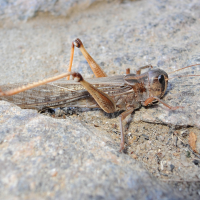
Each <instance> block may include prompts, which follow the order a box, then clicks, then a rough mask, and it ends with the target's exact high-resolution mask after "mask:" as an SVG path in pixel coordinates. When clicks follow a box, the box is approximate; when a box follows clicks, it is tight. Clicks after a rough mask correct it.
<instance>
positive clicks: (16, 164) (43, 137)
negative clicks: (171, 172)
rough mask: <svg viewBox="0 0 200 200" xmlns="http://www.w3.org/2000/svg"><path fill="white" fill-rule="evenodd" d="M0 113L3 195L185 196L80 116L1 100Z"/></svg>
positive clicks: (25, 196)
mask: <svg viewBox="0 0 200 200" xmlns="http://www.w3.org/2000/svg"><path fill="white" fill-rule="evenodd" d="M0 112H1V129H0V136H1V145H0V148H1V153H0V154H1V155H0V158H1V159H0V162H1V165H0V166H1V167H0V168H1V170H0V175H1V187H0V192H1V198H3V199H7V198H11V199H12V198H13V197H14V196H16V199H18V198H19V199H21V198H24V199H26V198H28V199H40V198H44V197H45V198H46V199H161V198H162V199H181V198H179V197H180V196H179V197H178V196H176V195H175V194H173V191H172V189H171V188H169V186H167V185H165V184H160V183H159V182H158V181H157V180H155V179H154V178H153V177H151V175H150V174H149V173H148V172H147V171H146V170H145V169H144V168H143V167H142V166H141V164H139V163H138V162H136V161H135V160H134V159H132V158H131V157H129V156H127V155H123V154H119V153H118V146H116V144H115V143H114V142H113V141H112V140H111V139H109V138H108V137H105V136H104V134H103V133H102V135H101V134H99V133H95V132H94V130H92V129H91V128H90V129H88V128H87V127H85V126H83V125H82V124H81V122H80V121H78V120H76V121H74V120H73V121H72V120H69V119H67V120H61V119H53V118H51V117H47V116H42V115H40V114H38V113H37V112H36V111H33V110H22V109H20V108H19V107H16V106H14V105H12V104H10V103H7V102H3V101H1V102H0ZM2 115H3V117H2ZM17 197H18V198H17Z"/></svg>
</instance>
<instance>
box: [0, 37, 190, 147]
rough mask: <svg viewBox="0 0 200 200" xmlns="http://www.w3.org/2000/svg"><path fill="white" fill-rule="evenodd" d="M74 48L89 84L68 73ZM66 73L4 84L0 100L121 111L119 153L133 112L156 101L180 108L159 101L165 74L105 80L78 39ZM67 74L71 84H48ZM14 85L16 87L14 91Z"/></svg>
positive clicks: (156, 71)
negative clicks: (86, 66)
mask: <svg viewBox="0 0 200 200" xmlns="http://www.w3.org/2000/svg"><path fill="white" fill-rule="evenodd" d="M74 46H76V47H78V48H80V50H81V52H82V54H83V55H84V57H85V58H86V60H87V61H88V63H89V65H90V67H91V69H92V70H93V72H94V74H95V76H96V78H94V79H89V80H88V81H89V82H87V81H86V80H84V79H83V77H82V75H81V74H79V73H76V72H71V67H72V61H73V55H74ZM188 67H191V66H188ZM145 68H149V70H148V71H147V72H145V73H143V74H141V70H143V69H145ZM186 68H187V67H186ZM68 71H69V72H68V73H64V74H61V75H59V76H55V77H52V78H49V79H45V80H43V81H39V82H36V83H33V84H28V85H26V86H22V85H23V84H13V85H3V86H1V89H0V99H2V100H7V101H10V102H13V103H15V104H17V105H18V106H20V107H21V108H34V109H38V110H41V109H43V108H46V107H51V108H54V107H88V108H101V109H103V110H104V111H105V112H107V113H113V112H116V111H119V110H124V112H123V113H122V114H121V115H120V116H119V118H120V131H121V144H120V151H122V150H123V149H124V143H125V142H124V130H123V125H122V121H123V120H124V119H125V118H126V117H127V116H128V115H129V114H131V113H132V112H133V111H134V110H135V109H138V108H140V107H141V106H147V105H150V104H151V103H153V102H154V101H159V102H160V103H162V104H163V105H165V106H166V107H168V108H169V109H171V110H176V109H178V108H181V107H179V106H177V107H172V106H170V105H168V104H167V103H165V102H164V101H162V100H161V98H162V97H163V95H164V94H165V92H166V89H167V84H168V75H167V73H166V72H165V71H163V70H160V69H152V66H151V65H147V66H144V67H140V68H139V69H138V70H137V71H136V74H130V70H129V69H127V71H126V75H118V76H113V77H106V74H105V72H104V71H103V70H102V69H101V68H100V67H99V65H98V64H97V63H96V62H95V61H94V59H93V58H92V57H91V56H90V55H89V53H88V52H87V51H86V50H85V48H84V46H83V44H82V42H81V40H80V39H76V40H75V41H74V42H72V48H71V57H70V64H69V69H68ZM70 75H71V76H72V77H73V79H74V80H73V81H72V80H71V81H67V82H66V83H59V84H56V85H51V84H48V83H50V82H52V81H55V80H58V79H61V78H64V77H67V79H68V80H69V76H70ZM16 86H18V88H17V89H13V88H15V87H16ZM38 86H39V87H38ZM18 93H20V94H18ZM12 95H13V96H12Z"/></svg>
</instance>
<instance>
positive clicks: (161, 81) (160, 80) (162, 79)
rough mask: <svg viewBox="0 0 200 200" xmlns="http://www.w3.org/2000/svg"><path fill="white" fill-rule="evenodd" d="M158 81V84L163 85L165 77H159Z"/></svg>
mask: <svg viewBox="0 0 200 200" xmlns="http://www.w3.org/2000/svg"><path fill="white" fill-rule="evenodd" d="M158 81H159V82H160V84H164V83H165V77H164V76H163V75H159V76H158Z"/></svg>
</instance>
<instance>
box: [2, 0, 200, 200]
mask: <svg viewBox="0 0 200 200" xmlns="http://www.w3.org/2000/svg"><path fill="white" fill-rule="evenodd" d="M199 8H200V4H199V1H198V0H190V1H189V0H186V1H182V2H175V1H159V0H150V1H122V2H121V3H120V1H101V2H99V1H97V0H96V1H95V0H93V1H89V0H84V1H81V0H80V1H45V0H43V1H31V0H30V1H25V0H24V1H23V0H17V1H15V2H13V1H4V0H1V1H0V18H1V19H2V20H1V21H0V37H1V41H0V55H1V60H0V69H1V74H0V80H1V84H8V83H17V82H24V81H25V82H27V81H36V80H41V79H43V78H46V77H51V76H54V75H58V74H61V73H63V72H66V69H67V66H68V63H69V57H70V46H71V42H72V41H73V40H74V39H75V38H77V37H79V38H80V39H81V40H82V41H83V43H84V45H85V48H86V49H87V50H88V52H90V53H91V55H92V56H93V58H94V59H95V60H96V61H97V63H99V64H100V66H101V67H102V68H103V69H104V70H105V72H106V73H107V74H108V75H111V76H112V75H117V74H124V73H125V69H126V68H128V67H129V68H131V72H134V71H135V70H136V69H137V68H138V67H140V66H143V65H146V64H152V65H153V66H155V67H159V68H161V69H163V70H165V71H167V72H172V71H174V70H177V69H180V68H181V67H185V66H188V65H192V64H198V63H200V54H199V52H200V49H199V48H200V47H199V29H200V21H199V17H200V15H199ZM49 13H50V14H49ZM52 14H53V15H56V16H57V17H55V16H52ZM33 16H35V17H34V18H32V17H33ZM66 16H67V17H66ZM25 21H26V23H25ZM199 69H200V66H194V67H191V68H188V69H185V70H183V71H179V72H177V73H176V75H182V76H184V75H186V74H199V73H198V72H199ZM73 70H74V71H79V72H81V73H82V75H83V76H84V77H86V78H89V77H92V76H93V75H92V72H91V70H90V69H89V66H88V64H87V62H86V61H85V59H84V58H83V56H82V55H81V53H80V52H79V50H77V49H76V51H75V58H74V64H73ZM199 99H200V84H199V77H182V78H174V79H171V80H169V86H168V91H167V93H166V95H165V97H164V100H165V101H166V102H167V103H168V104H170V105H172V106H177V105H180V106H183V107H184V108H183V109H182V110H176V111H170V110H169V109H168V108H166V107H164V106H163V105H161V104H157V105H154V106H153V107H148V108H142V109H140V110H139V111H136V112H135V115H134V117H133V121H134V122H140V121H144V122H151V123H155V124H157V123H160V124H166V125H168V126H172V127H177V126H184V127H187V126H194V127H196V128H200V120H199V119H200V103H199ZM0 109H1V111H0V116H1V118H0V119H1V125H0V133H1V135H0V137H1V145H0V147H1V149H2V151H1V156H0V158H1V159H0V160H1V163H2V164H1V168H2V169H1V173H2V174H1V177H3V178H2V180H1V183H0V185H1V186H2V187H1V196H3V197H5V198H9V197H10V198H12V197H13V196H12V195H17V196H18V197H19V199H21V197H24V198H34V199H35V198H36V199H39V198H44V197H46V198H47V197H48V198H50V199H51V198H52V199H66V198H67V197H68V198H70V197H71V198H72V197H73V198H79V197H84V198H85V199H89V198H91V199H101V198H106V199H111V198H113V199H122V198H123V199H130V198H132V199H138V198H139V199H145V198H152V199H156V198H157V199H160V198H161V197H162V198H164V197H165V198H166V199H173V198H174V199H178V197H176V196H175V195H174V194H173V192H172V191H171V189H170V188H169V187H168V186H166V185H165V186H163V185H162V184H161V183H160V182H158V181H157V180H155V179H154V178H152V177H151V176H150V175H149V174H148V172H146V171H145V170H144V169H143V168H142V167H141V165H140V164H138V163H137V162H136V161H135V160H133V159H132V158H131V157H128V156H127V155H123V154H118V153H117V150H118V143H119V142H114V140H113V139H111V138H109V137H108V136H105V134H104V128H103V127H102V128H101V130H100V131H96V129H95V130H93V129H92V128H91V126H89V128H88V127H87V126H86V127H85V125H84V126H83V125H82V124H81V121H79V120H78V118H76V119H73V120H71V121H70V119H66V120H64V119H53V118H49V117H45V116H42V115H40V114H37V112H36V111H31V110H21V109H20V108H17V107H15V106H12V105H10V104H8V103H5V102H1V107H0ZM97 114H99V113H97ZM94 115H95V114H94ZM104 117H105V116H104ZM74 121H75V123H74ZM117 121H118V119H117ZM72 122H73V123H72ZM89 123H91V121H88V124H89ZM198 130H199V129H198ZM196 134H197V138H200V132H199V131H198V132H197V133H196ZM159 140H160V141H162V138H161V139H159ZM199 141H200V139H198V140H197V147H198V151H199V152H200V142H199ZM140 149H142V146H141V148H138V150H137V151H138V152H139V151H141V150H140ZM185 165H187V162H186V161H185ZM186 167H187V166H186ZM195 173H196V174H198V173H197V172H195ZM81 186H82V187H83V186H84V188H82V190H80V188H81ZM138 191H139V192H138ZM70 195H71V196H70ZM76 195H77V196H76ZM79 195H80V196H79ZM170 195H171V196H170ZM5 198H4V199H5ZM187 198H189V197H187Z"/></svg>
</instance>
